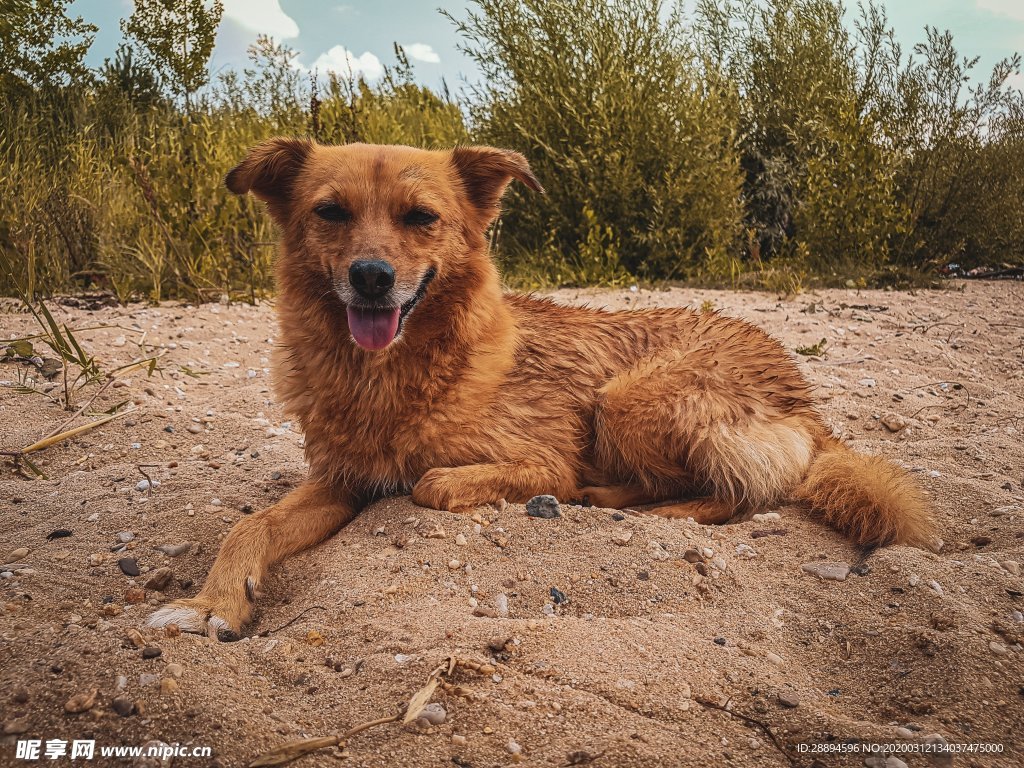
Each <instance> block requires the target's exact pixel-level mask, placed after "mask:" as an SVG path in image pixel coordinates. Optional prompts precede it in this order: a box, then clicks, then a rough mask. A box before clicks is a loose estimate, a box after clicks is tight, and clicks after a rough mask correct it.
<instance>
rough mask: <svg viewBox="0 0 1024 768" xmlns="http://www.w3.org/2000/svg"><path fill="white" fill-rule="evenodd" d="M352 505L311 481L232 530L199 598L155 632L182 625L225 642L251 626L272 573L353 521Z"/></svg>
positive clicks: (160, 621)
mask: <svg viewBox="0 0 1024 768" xmlns="http://www.w3.org/2000/svg"><path fill="white" fill-rule="evenodd" d="M355 512H356V507H355V505H354V504H353V503H352V500H351V499H349V498H346V497H343V496H339V495H338V494H336V493H334V492H331V491H328V490H327V489H325V488H323V487H322V486H320V485H317V484H315V483H313V482H312V481H307V482H305V483H303V484H302V485H300V486H299V487H298V488H296V489H295V490H294V491H292V492H291V493H290V494H288V496H286V497H285V498H284V499H282V500H281V501H280V502H278V503H277V504H275V505H274V506H272V507H269V508H268V509H265V510H263V511H262V512H257V513H256V514H255V515H252V516H251V517H244V518H242V520H241V521H240V522H239V523H238V524H237V525H236V526H235V527H234V528H232V529H231V533H229V534H228V537H227V539H225V540H224V544H223V546H221V549H220V553H219V554H218V555H217V559H216V560H215V561H214V563H213V568H211V569H210V574H209V576H207V577H206V582H205V583H204V584H203V588H202V589H201V590H199V594H197V595H196V596H195V597H193V598H190V599H186V600H176V601H175V602H173V603H171V604H170V605H167V606H164V607H163V608H161V609H159V610H158V611H156V612H155V613H154V614H153V615H152V616H150V617H149V621H148V624H149V626H151V627H163V626H167V625H168V624H177V625H178V627H179V628H180V629H182V630H184V631H186V632H206V633H208V634H209V635H210V636H211V637H215V638H221V639H224V638H225V637H226V636H230V635H231V634H232V633H233V634H235V635H237V633H238V631H239V630H240V629H241V628H242V625H243V624H245V623H246V622H248V621H249V617H250V615H251V612H252V603H253V601H254V600H255V597H256V591H257V589H258V587H259V583H260V581H261V580H262V579H263V577H264V576H265V574H266V571H267V568H269V567H270V566H271V565H273V564H274V563H276V562H278V561H279V560H282V559H284V558H286V557H288V556H290V555H294V554H296V553H298V552H301V551H302V550H304V549H308V548H309V547H311V546H313V545H314V544H317V543H319V542H321V541H323V540H324V539H326V538H327V537H328V536H330V535H331V534H332V533H334V532H335V531H337V530H338V529H339V528H341V527H342V526H344V525H345V524H346V523H347V522H349V521H350V520H351V519H352V518H353V517H354V516H355Z"/></svg>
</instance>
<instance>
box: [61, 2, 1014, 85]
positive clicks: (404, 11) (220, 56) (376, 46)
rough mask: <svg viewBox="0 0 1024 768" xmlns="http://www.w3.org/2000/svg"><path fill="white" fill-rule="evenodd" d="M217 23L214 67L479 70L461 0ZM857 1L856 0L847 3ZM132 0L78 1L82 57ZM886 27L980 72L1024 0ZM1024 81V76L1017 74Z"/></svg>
mask: <svg viewBox="0 0 1024 768" xmlns="http://www.w3.org/2000/svg"><path fill="white" fill-rule="evenodd" d="M223 2H224V6H225V14H224V21H223V23H222V25H221V29H220V33H219V36H218V39H217V47H216V49H215V51H214V56H213V67H214V69H215V70H216V69H219V68H223V67H240V66H243V65H245V63H246V55H245V51H246V48H247V46H248V45H249V43H251V42H252V41H253V40H254V39H255V38H256V35H257V34H260V33H263V34H269V35H271V36H273V37H275V38H276V39H278V40H280V41H282V42H285V43H287V44H288V45H289V46H291V47H292V48H294V49H295V50H296V51H298V52H299V54H300V56H299V62H300V63H301V64H302V65H304V66H305V67H308V68H313V67H317V68H318V69H319V70H320V71H324V70H325V69H329V68H335V69H342V70H344V69H346V68H347V66H348V64H349V63H351V65H352V67H353V69H355V70H359V71H362V72H363V74H364V75H366V76H367V77H368V78H370V79H373V78H374V77H375V76H376V75H377V74H379V73H380V69H381V65H382V64H391V63H392V62H393V61H394V56H393V52H392V44H393V43H394V42H398V43H400V44H402V45H403V46H404V47H405V48H406V52H407V53H408V54H409V56H410V59H412V62H413V64H414V65H415V70H416V76H417V79H418V80H420V81H421V82H423V83H425V84H427V85H430V86H437V85H439V84H440V82H441V79H442V78H444V79H446V80H447V82H448V84H449V86H450V87H452V89H453V90H458V89H459V87H460V86H461V84H462V83H463V82H464V81H465V80H469V81H472V80H474V79H475V78H476V77H477V74H476V70H475V68H474V67H473V64H472V62H471V61H469V60H468V59H467V58H466V57H465V56H464V55H463V54H462V53H461V52H459V51H458V49H457V46H458V43H459V37H458V35H457V33H456V32H455V29H454V27H453V26H452V24H451V22H450V21H448V19H446V18H444V17H443V16H442V15H441V14H440V13H439V12H438V10H437V9H438V6H441V7H443V8H445V9H446V10H448V11H449V12H451V13H452V14H453V15H455V16H456V17H463V16H465V13H466V9H467V7H469V5H470V3H469V2H468V1H467V0H347V1H346V0H223ZM847 6H848V7H855V2H854V0H848V1H847ZM131 7H132V3H131V0H75V2H74V3H73V4H72V5H71V12H72V13H77V14H79V15H81V16H83V17H84V18H85V19H86V20H87V21H91V22H92V23H94V24H96V25H97V26H98V27H99V32H98V33H97V35H96V40H95V42H94V44H93V46H92V49H91V50H90V53H89V63H90V64H92V65H99V64H101V63H102V62H103V59H104V58H106V57H109V56H113V53H114V50H115V49H116V48H117V44H118V41H119V40H120V37H121V32H120V28H119V24H118V21H119V19H120V18H122V17H124V16H128V15H130V14H131ZM886 8H887V10H888V14H889V21H890V24H891V25H892V26H893V27H894V29H895V31H896V35H897V38H898V39H899V40H900V42H901V43H902V44H903V46H904V48H905V50H906V51H908V52H909V50H910V48H911V46H912V45H913V44H914V43H915V42H918V41H920V40H922V39H923V37H924V32H923V29H924V26H925V25H926V24H929V25H932V26H936V27H939V28H940V29H949V30H951V31H952V32H953V37H954V41H955V42H956V44H957V47H958V49H959V50H960V52H961V53H962V54H964V55H970V56H974V55H978V56H980V57H981V61H980V63H979V70H980V72H983V73H985V74H986V75H987V72H988V71H989V70H990V69H991V67H992V65H993V64H994V63H995V62H996V61H998V60H999V59H1001V58H1003V57H1004V56H1009V55H1011V54H1012V53H1013V52H1015V51H1021V52H1024V0H890V2H888V3H886ZM1014 80H1015V84H1016V85H1018V86H1022V87H1024V77H1022V76H1020V75H1018V76H1016V77H1015V78H1014Z"/></svg>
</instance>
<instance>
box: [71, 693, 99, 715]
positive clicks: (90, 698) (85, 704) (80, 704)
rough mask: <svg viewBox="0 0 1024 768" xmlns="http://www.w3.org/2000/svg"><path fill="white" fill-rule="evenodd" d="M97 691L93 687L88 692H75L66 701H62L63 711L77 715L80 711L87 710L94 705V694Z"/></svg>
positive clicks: (95, 694)
mask: <svg viewBox="0 0 1024 768" xmlns="http://www.w3.org/2000/svg"><path fill="white" fill-rule="evenodd" d="M98 694H99V691H98V690H97V689H95V688H93V689H92V690H91V691H89V692H88V693H76V694H75V695H74V696H72V697H71V698H70V699H68V700H67V701H66V702H64V711H65V712H67V713H68V714H72V715H77V714H80V713H82V712H88V711H89V710H90V709H92V708H93V707H94V706H96V696H97V695H98Z"/></svg>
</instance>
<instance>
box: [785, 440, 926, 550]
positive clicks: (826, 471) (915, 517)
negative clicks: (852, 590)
mask: <svg viewBox="0 0 1024 768" xmlns="http://www.w3.org/2000/svg"><path fill="white" fill-rule="evenodd" d="M793 499H794V500H795V501H802V502H805V503H807V504H809V505H810V507H811V510H812V512H815V513H817V514H820V515H821V516H822V517H823V518H824V519H825V521H826V522H827V523H828V524H829V525H831V526H832V527H833V528H836V529H837V530H839V531H841V532H843V533H844V534H846V535H847V536H849V537H850V538H851V539H853V540H854V541H856V542H857V543H859V544H865V545H884V544H910V545H913V546H923V547H928V548H932V547H933V546H934V534H933V526H932V520H931V515H930V514H929V511H928V503H927V501H926V499H925V496H924V492H923V491H922V490H921V489H920V488H919V487H918V486H917V484H916V483H915V482H914V481H913V479H912V478H911V477H910V475H909V474H907V472H906V471H905V470H903V469H902V468H900V467H898V466H896V465H895V464H893V463H892V462H890V461H887V460H886V459H883V458H882V457H880V456H868V455H865V454H861V453H856V452H855V451H853V450H852V449H850V448H848V447H847V446H846V445H844V444H843V443H841V442H839V441H838V440H834V439H830V440H829V441H828V442H826V443H825V445H824V446H823V449H822V450H821V451H819V452H818V453H817V454H816V455H815V457H814V459H813V460H812V461H811V466H810V468H809V469H808V471H807V477H806V478H804V481H803V483H801V484H800V485H799V486H798V487H797V489H796V490H795V491H794V492H793Z"/></svg>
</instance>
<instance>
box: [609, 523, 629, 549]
mask: <svg viewBox="0 0 1024 768" xmlns="http://www.w3.org/2000/svg"><path fill="white" fill-rule="evenodd" d="M632 538H633V532H632V531H631V530H629V529H628V528H621V529H619V530H617V531H615V532H614V533H612V541H613V542H614V543H616V544H618V545H619V546H620V547H624V546H626V545H627V544H629V541H630V539H632Z"/></svg>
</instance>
